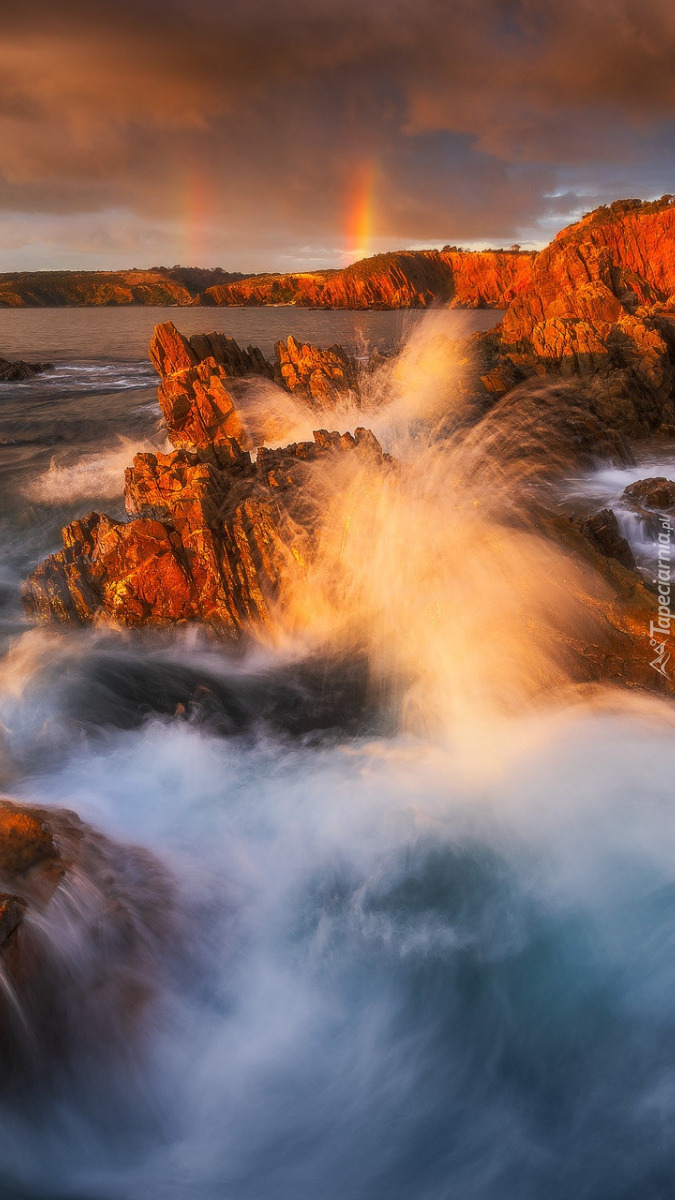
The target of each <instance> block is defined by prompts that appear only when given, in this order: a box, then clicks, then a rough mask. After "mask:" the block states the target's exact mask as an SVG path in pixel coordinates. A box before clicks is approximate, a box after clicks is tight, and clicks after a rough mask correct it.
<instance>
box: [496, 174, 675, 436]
mask: <svg viewBox="0 0 675 1200" xmlns="http://www.w3.org/2000/svg"><path fill="white" fill-rule="evenodd" d="M674 233H675V206H674V205H673V201H672V198H671V197H670V196H666V197H663V199H662V200H659V201H656V202H654V203H641V202H640V201H638V200H627V201H618V202H617V203H615V204H612V205H610V206H609V207H608V208H607V207H603V208H599V209H596V210H595V211H594V212H592V213H589V214H588V215H587V216H586V217H584V218H583V219H582V220H581V221H580V222H579V223H578V224H576V225H572V226H570V227H569V228H568V229H564V230H563V231H562V232H561V233H560V234H558V236H557V237H556V238H555V239H554V241H553V242H551V244H550V245H549V246H548V247H547V248H546V249H545V250H543V251H542V252H541V253H540V254H539V255H537V257H536V259H535V260H534V263H533V269H532V278H531V281H530V282H529V283H528V285H527V286H526V287H523V288H522V289H520V290H519V292H518V293H517V295H515V296H514V298H513V300H512V303H511V304H510V306H509V308H508V310H507V312H506V314H505V316H504V320H503V323H502V325H501V327H500V328H499V329H498V330H497V331H495V332H494V333H492V334H488V335H485V341H486V343H489V344H490V345H491V346H492V347H493V351H494V352H496V358H495V359H494V361H492V362H491V363H489V367H488V370H487V371H486V373H485V378H484V380H483V383H484V386H485V388H486V390H487V391H488V392H491V393H493V394H501V393H503V392H505V391H507V390H508V389H509V388H510V387H512V386H513V384H514V383H516V382H518V380H519V379H521V380H522V379H523V378H527V377H528V376H530V375H532V374H540V375H541V374H546V375H553V376H558V377H563V378H567V379H570V380H574V381H575V383H576V386H577V387H578V389H579V392H580V394H581V395H582V396H583V397H584V402H585V404H586V406H587V407H588V409H589V410H590V411H592V412H594V413H595V414H596V415H597V416H598V417H600V419H601V420H602V421H603V423H604V424H605V425H606V427H608V428H614V429H616V430H617V431H619V432H621V433H623V434H625V435H627V436H629V437H640V436H646V435H648V434H650V433H652V432H653V431H654V430H656V429H658V428H659V427H660V426H663V425H666V426H670V425H672V421H673V415H674V414H673V385H674V380H675V374H674V371H673V364H674V363H675V251H674V249H673V247H674V246H675V241H674V238H673V234H674Z"/></svg>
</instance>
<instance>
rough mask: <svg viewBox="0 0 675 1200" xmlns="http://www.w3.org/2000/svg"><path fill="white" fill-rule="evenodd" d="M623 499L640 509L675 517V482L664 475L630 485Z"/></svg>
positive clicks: (639, 480)
mask: <svg viewBox="0 0 675 1200" xmlns="http://www.w3.org/2000/svg"><path fill="white" fill-rule="evenodd" d="M622 499H623V500H627V501H628V502H629V503H630V504H632V505H634V506H635V507H638V508H647V509H650V510H651V511H652V512H656V513H665V514H666V515H668V516H671V515H672V516H675V480H672V479H666V478H665V476H663V475H659V476H656V477H654V478H652V479H638V481H637V483H631V484H629V486H628V487H627V488H626V490H625V491H624V493H623V496H622Z"/></svg>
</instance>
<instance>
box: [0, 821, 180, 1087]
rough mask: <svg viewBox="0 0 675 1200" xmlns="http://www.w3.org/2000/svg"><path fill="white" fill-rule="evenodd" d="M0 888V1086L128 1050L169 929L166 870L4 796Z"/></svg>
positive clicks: (172, 927) (136, 851)
mask: <svg viewBox="0 0 675 1200" xmlns="http://www.w3.org/2000/svg"><path fill="white" fill-rule="evenodd" d="M0 891H1V894H0V1063H1V1064H2V1067H3V1072H2V1083H1V1084H0V1088H1V1089H3V1090H4V1089H6V1088H7V1087H10V1086H12V1085H13V1084H14V1083H15V1082H17V1081H18V1082H20V1083H21V1084H22V1085H25V1084H26V1083H28V1082H30V1080H31V1079H32V1078H33V1077H34V1075H36V1074H40V1073H41V1072H42V1071H43V1070H45V1069H47V1067H49V1068H50V1069H51V1068H53V1067H54V1066H55V1065H58V1064H59V1063H64V1062H70V1061H71V1059H72V1058H74V1057H77V1056H81V1055H84V1056H85V1058H86V1056H87V1055H90V1054H96V1055H101V1054H107V1053H109V1054H111V1055H113V1056H115V1055H119V1054H121V1053H122V1054H125V1053H127V1052H128V1051H129V1052H131V1053H132V1054H133V1052H134V1051H133V1046H134V1044H135V1041H136V1037H137V1035H139V1034H140V1032H141V1029H142V1027H143V1021H144V1020H145V1018H146V1017H147V1016H149V1009H150V1006H151V1002H152V999H153V996H154V995H155V993H156V992H157V990H158V988H159V985H160V977H161V967H160V963H161V960H162V959H164V958H165V957H166V953H167V949H168V947H169V945H170V942H171V940H172V939H173V938H175V936H176V928H177V925H176V919H175V912H176V904H175V896H174V887H173V883H172V881H171V879H170V876H169V874H168V872H167V871H166V870H165V868H163V867H162V866H161V865H160V864H159V862H158V861H157V860H156V859H155V857H154V856H153V855H152V854H150V853H149V852H148V851H146V850H142V849H140V848H137V847H131V846H126V845H122V844H119V843H116V842H114V841H112V840H111V839H110V838H108V837H106V836H104V835H103V834H101V833H98V832H97V831H96V830H94V829H92V828H91V827H90V826H89V825H87V824H85V823H84V822H83V821H81V820H80V818H79V817H78V816H76V814H75V813H73V812H69V811H66V810H65V809H59V808H51V809H42V808H38V807H35V806H32V805H23V804H18V803H16V802H14V801H12V800H9V799H7V798H2V799H0Z"/></svg>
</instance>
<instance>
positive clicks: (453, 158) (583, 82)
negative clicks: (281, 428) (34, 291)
mask: <svg viewBox="0 0 675 1200" xmlns="http://www.w3.org/2000/svg"><path fill="white" fill-rule="evenodd" d="M674 60H675V9H674V8H673V6H672V4H671V0H667V2H664V0H643V3H642V4H641V5H639V6H638V5H636V4H635V3H634V0H630V2H629V0H566V2H565V3H564V4H561V3H560V2H559V0H556V2H555V3H554V2H553V0H482V3H481V4H480V5H477V4H476V3H475V0H415V2H414V3H413V2H412V0H330V2H329V0H275V2H274V0H246V2H245V3H244V2H243V0H227V2H225V0H189V2H188V0H161V3H160V2H159V0H145V2H143V0H135V2H134V3H131V2H130V0H116V2H115V3H111V2H109V0H97V2H96V3H92V2H91V0H87V3H84V2H82V0H62V2H61V3H59V4H58V5H55V4H54V3H53V0H50V2H49V3H47V2H46V0H25V2H24V3H22V4H21V5H16V6H14V8H13V11H12V12H11V13H8V14H3V38H2V43H1V44H0V144H1V145H2V156H1V160H0V206H2V208H3V210H4V213H5V214H6V223H5V235H4V236H3V237H2V238H0V241H1V242H2V250H3V258H4V265H5V266H7V267H9V266H14V265H20V263H21V261H25V262H26V263H27V264H28V263H30V264H31V265H38V263H37V259H38V257H39V255H43V257H44V258H45V260H47V259H48V260H49V262H47V261H45V265H50V264H51V263H52V262H54V263H56V262H58V263H59V264H61V265H66V264H67V263H71V262H72V263H74V262H75V261H77V262H79V263H83V264H84V263H85V262H91V263H92V264H94V263H100V264H101V265H106V264H111V265H113V264H115V265H118V264H119V265H121V264H122V263H130V261H131V260H132V259H134V260H135V261H137V262H138V263H139V264H140V263H141V262H142V261H145V262H150V260H153V261H156V260H157V258H158V257H160V258H163V259H164V260H170V261H176V260H177V259H183V260H184V259H185V257H186V256H187V255H192V259H193V261H196V260H197V258H198V259H199V260H200V261H203V262H209V263H214V262H216V261H218V262H220V263H221V264H222V265H226V266H231V267H234V268H240V269H242V268H252V269H261V268H262V267H264V266H268V265H271V266H274V265H275V264H279V265H284V266H285V267H286V268H288V266H289V261H292V258H293V254H294V253H296V254H297V257H298V259H299V260H300V259H302V260H303V264H304V263H305V262H306V260H307V259H308V258H309V259H311V258H312V255H313V254H314V257H315V259H316V260H317V261H319V260H321V259H325V260H328V259H332V260H333V261H337V260H338V258H339V254H340V251H341V249H344V250H349V248H350V246H349V243H348V238H347V233H346V231H347V227H348V225H349V220H350V210H352V209H353V208H354V206H355V204H357V202H358V198H359V189H360V187H361V185H360V180H361V179H362V178H364V176H365V175H366V174H367V175H368V178H370V179H372V180H373V181H374V184H373V187H374V196H373V230H372V235H373V237H372V248H373V249H377V248H384V247H385V246H387V245H389V246H394V245H405V244H419V243H423V242H437V241H445V240H448V241H453V242H460V243H461V242H467V241H469V242H470V241H474V240H481V239H485V240H488V241H492V242H495V241H499V240H502V241H511V240H514V239H515V238H517V239H518V240H524V239H526V238H528V237H529V238H535V239H536V238H542V237H543V238H547V237H548V236H549V234H550V226H551V222H552V221H553V220H554V219H555V220H557V221H558V223H560V221H561V220H564V219H565V218H567V217H568V216H570V215H573V214H574V213H575V211H577V210H578V209H579V208H588V207H591V206H592V204H594V203H596V202H599V201H602V200H605V199H608V198H612V197H613V196H615V195H617V194H621V193H620V192H618V191H617V190H616V189H617V188H618V187H621V189H622V191H623V192H626V191H628V192H629V193H632V194H634V195H640V194H643V195H650V194H653V193H654V191H655V190H659V189H660V190H671V188H670V187H668V175H669V171H668V166H667V163H668V161H669V157H670V156H671V155H672V140H673V128H674V125H673V118H674V117H675V74H674V73H673V70H672V64H673V61H674ZM670 161H672V157H670ZM9 231H11V236H10V233H9ZM22 238H23V239H24V240H23V242H22V241H21V239H22ZM22 255H23V259H22ZM336 256H337V257H336Z"/></svg>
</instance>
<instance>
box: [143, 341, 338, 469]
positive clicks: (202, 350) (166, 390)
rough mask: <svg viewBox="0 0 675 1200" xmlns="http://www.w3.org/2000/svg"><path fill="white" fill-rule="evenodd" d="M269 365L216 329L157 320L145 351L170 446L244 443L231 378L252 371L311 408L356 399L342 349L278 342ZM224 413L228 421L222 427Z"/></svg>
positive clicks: (254, 351) (257, 353)
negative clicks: (189, 333) (191, 330)
mask: <svg viewBox="0 0 675 1200" xmlns="http://www.w3.org/2000/svg"><path fill="white" fill-rule="evenodd" d="M275 352H276V358H277V361H276V364H275V365H274V366H273V365H272V364H271V363H269V362H267V359H266V358H265V357H264V355H263V354H262V351H261V350H259V349H258V348H257V347H256V346H249V347H248V349H247V350H242V349H241V347H240V346H239V345H238V344H237V342H236V341H235V340H234V338H229V337H226V336H225V335H224V334H222V333H208V334H206V333H205V334H194V335H193V337H191V338H186V337H184V336H183V334H182V333H179V331H178V330H177V329H176V326H175V325H174V324H173V322H172V321H166V322H165V323H164V324H162V325H158V326H157V328H156V329H155V333H154V336H153V339H152V343H151V346H150V357H151V359H152V362H153V364H154V366H155V367H156V369H157V371H158V372H159V374H160V375H161V377H162V384H161V386H160V389H159V393H158V395H159V402H160V405H161V406H162V411H163V412H164V416H165V417H166V421H167V425H168V427H169V437H170V438H171V441H172V443H173V445H174V446H175V447H176V448H177V449H190V448H197V449H204V448H206V447H207V446H210V445H216V446H217V445H218V444H220V443H221V442H222V441H223V440H227V439H229V438H232V437H234V438H236V439H237V441H238V442H239V444H240V445H241V446H242V447H245V436H244V431H243V428H242V426H241V423H240V422H239V420H238V418H237V417H236V416H235V412H234V400H233V398H232V394H231V391H230V390H228V389H229V388H231V384H230V382H229V381H230V380H238V379H242V378H246V377H247V376H259V377H262V378H263V379H269V380H275V381H276V382H277V383H278V384H279V385H280V386H281V387H283V388H285V389H286V390H287V391H289V392H291V394H293V395H295V396H298V397H301V398H303V399H305V400H307V401H308V402H309V404H310V406H311V407H312V408H314V409H315V410H317V411H322V410H326V409H331V408H333V407H334V405H335V403H336V402H337V401H338V400H339V399H340V398H342V397H344V396H346V395H351V397H352V398H353V399H354V400H358V382H359V371H358V365H357V363H356V361H355V360H354V359H353V358H350V356H349V355H348V354H346V353H345V351H344V350H343V349H342V346H329V347H328V348H327V349H326V350H321V349H319V348H318V347H317V346H310V345H307V344H304V345H301V344H300V343H298V342H296V340H295V338H293V337H289V338H288V340H287V341H286V342H283V341H281V342H277V344H276V347H275ZM228 417H229V425H228Z"/></svg>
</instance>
